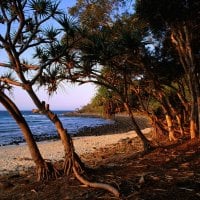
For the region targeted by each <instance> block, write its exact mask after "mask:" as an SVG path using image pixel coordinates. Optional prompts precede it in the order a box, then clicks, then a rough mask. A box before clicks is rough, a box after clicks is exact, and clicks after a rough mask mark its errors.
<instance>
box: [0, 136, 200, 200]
mask: <svg viewBox="0 0 200 200" xmlns="http://www.w3.org/2000/svg"><path fill="white" fill-rule="evenodd" d="M141 146H142V145H141V142H140V140H139V139H138V138H135V139H134V140H130V139H125V140H122V141H120V142H119V144H117V145H111V146H109V147H106V148H102V149H99V150H96V151H95V152H94V153H92V154H86V155H83V156H82V160H83V161H84V162H85V163H86V165H87V166H88V167H90V170H89V171H88V172H87V177H88V179H90V180H93V181H98V182H102V183H109V184H111V185H113V186H115V187H116V188H118V189H119V191H120V193H121V197H120V199H124V200H141V199H145V200H147V199H152V200H159V199H167V200H169V199H170V200H173V199H174V200H175V199H176V200H179V199H183V200H189V199H191V200H196V199H200V140H196V141H191V140H186V139H185V140H179V141H178V142H176V143H167V142H164V143H163V144H162V147H158V148H156V149H155V150H154V151H152V152H150V153H148V154H144V153H142V147H141ZM33 171H34V170H33ZM0 199H1V200H12V199H13V200H29V199H30V200H36V199H38V200H69V199H70V200H79V199H80V200H85V199H91V200H95V199H101V200H102V199H107V200H110V199H111V200H112V199H117V198H115V197H113V195H112V194H111V193H109V192H107V191H104V190H100V189H94V188H86V187H84V186H83V185H81V184H80V183H79V182H78V181H77V180H76V179H75V178H74V177H73V176H71V177H70V178H66V177H62V178H59V179H57V180H52V181H49V182H39V183H38V182H36V179H35V176H34V174H33V172H30V174H25V175H23V176H19V175H18V176H10V177H9V176H8V177H5V176H4V177H0Z"/></svg>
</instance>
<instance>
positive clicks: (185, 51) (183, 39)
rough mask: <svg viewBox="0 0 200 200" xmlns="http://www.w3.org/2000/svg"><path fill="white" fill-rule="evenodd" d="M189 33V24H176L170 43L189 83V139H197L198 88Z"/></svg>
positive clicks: (199, 110) (199, 88) (198, 123)
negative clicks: (176, 53)
mask: <svg viewBox="0 0 200 200" xmlns="http://www.w3.org/2000/svg"><path fill="white" fill-rule="evenodd" d="M190 29H191V30H190ZM191 31H192V25H191V24H190V22H187V23H186V22H184V23H183V24H180V25H177V24H176V25H175V26H174V27H173V28H172V31H171V41H172V43H173V44H174V45H175V48H176V50H177V52H178V55H179V59H180V62H181V64H182V66H183V68H184V70H185V73H186V75H187V81H188V83H189V84H188V85H189V90H190V95H191V113H190V136H191V139H193V138H195V137H197V135H198V132H199V127H200V119H199V116H200V102H199V90H200V87H199V80H198V75H197V63H195V60H194V56H193V51H192V47H191V39H192V33H191Z"/></svg>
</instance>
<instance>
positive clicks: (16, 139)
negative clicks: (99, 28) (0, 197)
mask: <svg viewBox="0 0 200 200" xmlns="http://www.w3.org/2000/svg"><path fill="white" fill-rule="evenodd" d="M54 113H56V114H57V115H58V116H59V119H60V120H61V121H62V123H63V126H64V128H66V129H67V130H68V133H69V134H76V133H77V132H78V130H80V129H81V128H85V127H95V126H101V125H104V124H108V123H112V122H111V121H109V120H106V119H102V118H96V117H77V116H75V117H73V116H64V113H66V111H54ZM22 114H23V116H24V118H25V119H26V121H27V123H28V125H29V127H30V129H31V131H32V133H33V135H34V138H35V139H36V141H41V140H46V139H52V138H56V137H57V132H56V130H55V127H54V125H53V124H52V122H51V121H50V120H49V119H48V118H47V117H46V116H45V115H41V114H35V113H32V111H22ZM23 142H25V141H24V137H23V135H22V133H21V130H20V129H19V127H18V125H17V124H16V122H15V121H14V119H13V118H12V117H11V116H10V115H9V113H8V112H7V111H0V146H4V145H11V144H20V143H23Z"/></svg>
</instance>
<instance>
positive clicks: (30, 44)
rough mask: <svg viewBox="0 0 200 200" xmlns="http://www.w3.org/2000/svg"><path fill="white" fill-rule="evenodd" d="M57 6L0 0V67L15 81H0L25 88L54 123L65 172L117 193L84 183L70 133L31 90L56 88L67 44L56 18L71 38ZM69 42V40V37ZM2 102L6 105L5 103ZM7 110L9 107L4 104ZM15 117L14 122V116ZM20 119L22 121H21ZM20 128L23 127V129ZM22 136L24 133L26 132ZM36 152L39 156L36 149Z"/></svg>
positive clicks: (48, 170) (45, 170)
mask: <svg viewBox="0 0 200 200" xmlns="http://www.w3.org/2000/svg"><path fill="white" fill-rule="evenodd" d="M58 6H59V3H58V2H56V1H47V0H30V1H27V0H23V1H21V0H11V1H7V0H3V1H1V10H0V23H1V28H2V29H3V31H2V32H1V34H0V47H1V50H2V51H4V53H5V55H7V58H6V59H5V60H6V61H5V62H1V63H0V66H1V67H4V68H5V69H8V70H11V72H12V74H13V76H15V77H16V80H13V79H10V77H9V76H5V75H2V76H1V77H0V81H1V82H2V83H4V84H7V85H12V86H16V87H20V88H21V89H23V90H25V91H26V92H27V94H28V95H29V96H30V98H31V99H32V101H33V102H34V104H35V105H36V107H37V108H38V109H39V110H40V111H41V112H42V113H43V114H44V115H46V116H47V117H48V118H49V119H50V120H51V122H52V123H53V124H54V125H55V127H56V130H57V132H58V134H59V136H60V138H61V140H62V144H63V146H64V151H65V161H64V166H63V168H64V173H65V174H67V175H69V174H71V172H72V171H73V172H74V174H75V176H76V177H77V179H78V180H80V181H81V182H83V183H84V184H86V185H88V186H91V187H99V188H103V189H107V190H108V191H111V192H112V193H114V194H115V195H116V196H119V192H118V191H117V190H116V189H114V188H113V187H111V186H109V185H106V184H98V183H91V182H88V181H86V179H84V178H83V177H82V176H81V174H80V172H81V171H82V168H83V163H82V162H81V160H80V158H79V156H78V155H77V154H76V153H75V150H74V147H73V142H72V139H71V137H70V135H69V134H68V133H67V130H66V129H65V128H64V127H63V124H62V123H61V121H60V119H59V118H58V116H57V115H56V114H55V113H53V112H52V111H51V110H50V107H49V105H48V104H46V103H45V102H44V101H42V100H40V98H39V97H38V95H37V92H36V91H35V90H34V86H35V85H36V84H38V83H39V85H44V86H47V88H48V92H49V94H51V93H52V92H54V91H56V89H57V85H58V83H59V79H58V77H59V76H60V74H59V73H57V72H58V71H59V66H60V63H62V56H63V55H68V49H70V47H69V44H68V43H65V44H64V45H63V44H62V41H61V37H60V34H61V30H60V29H59V28H55V26H56V24H55V23H56V21H58V22H59V23H60V22H61V21H62V22H64V23H65V33H67V38H71V37H72V38H73V36H74V35H73V30H72V29H71V26H69V24H68V21H65V19H66V15H64V14H63V12H61V11H60V10H59V9H58ZM62 17H63V19H62ZM55 19H58V20H55ZM54 25H55V26H54ZM57 25H58V24H57ZM70 41H73V39H72V40H70ZM30 54H33V60H32V63H31V64H30V60H28V59H31V57H30V58H29V55H30ZM27 57H28V58H27ZM68 64H69V65H70V63H69V62H68ZM68 67H69V66H68ZM4 105H5V106H7V102H6V103H5V104H4ZM7 109H8V110H9V109H10V108H9V107H7ZM9 111H10V110H9ZM15 112H17V113H14V112H11V114H12V116H14V117H16V116H17V117H18V116H20V114H19V112H18V111H15ZM15 120H16V121H17V119H16V118H15ZM21 120H22V118H21ZM21 122H23V123H25V121H21ZM17 123H18V121H17ZM23 131H26V130H25V129H23ZM25 135H28V132H27V133H26V134H25ZM29 135H30V134H29ZM27 140H28V141H27V143H28V144H29V145H32V148H33V149H34V150H35V151H37V148H36V146H35V145H34V140H32V138H31V137H27ZM37 153H38V156H39V152H38V151H37ZM52 170H54V168H52V167H51V165H45V164H44V163H42V162H41V165H40V170H38V171H41V172H42V174H40V175H39V176H40V177H43V178H44V179H45V178H49V176H51V174H52Z"/></svg>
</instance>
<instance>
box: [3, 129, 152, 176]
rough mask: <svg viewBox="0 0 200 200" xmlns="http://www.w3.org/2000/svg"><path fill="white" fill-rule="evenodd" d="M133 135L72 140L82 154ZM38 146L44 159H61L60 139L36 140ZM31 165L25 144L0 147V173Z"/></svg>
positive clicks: (75, 138) (62, 152)
mask: <svg viewBox="0 0 200 200" xmlns="http://www.w3.org/2000/svg"><path fill="white" fill-rule="evenodd" d="M150 130H151V129H150V128H146V129H144V130H143V133H148V132H150ZM133 137H136V133H135V132H134V131H130V132H126V133H121V134H112V135H101V136H84V137H74V138H73V142H74V147H75V151H76V152H77V153H78V154H79V155H82V154H84V153H89V152H93V151H94V150H95V149H99V148H101V147H105V146H106V145H109V144H116V143H118V142H119V141H120V140H122V139H126V138H133ZM38 146H39V149H40V151H41V154H42V156H43V158H44V159H47V160H53V161H56V160H61V159H63V156H64V150H63V146H62V143H61V141H45V142H38ZM32 166H34V163H33V161H32V159H31V157H30V153H29V150H28V147H27V145H25V144H23V145H18V146H14V145H12V146H3V147H0V174H8V173H12V172H13V173H18V172H24V171H27V170H28V168H29V167H32Z"/></svg>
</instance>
